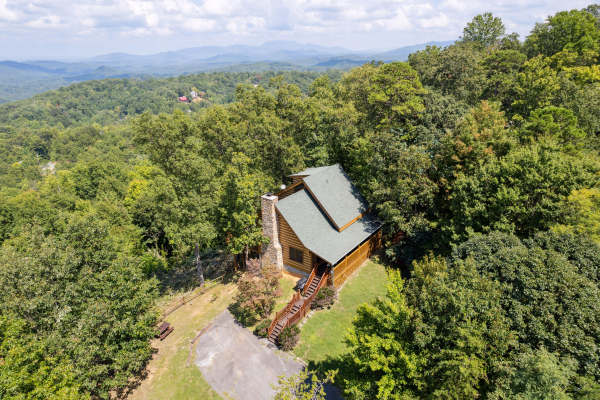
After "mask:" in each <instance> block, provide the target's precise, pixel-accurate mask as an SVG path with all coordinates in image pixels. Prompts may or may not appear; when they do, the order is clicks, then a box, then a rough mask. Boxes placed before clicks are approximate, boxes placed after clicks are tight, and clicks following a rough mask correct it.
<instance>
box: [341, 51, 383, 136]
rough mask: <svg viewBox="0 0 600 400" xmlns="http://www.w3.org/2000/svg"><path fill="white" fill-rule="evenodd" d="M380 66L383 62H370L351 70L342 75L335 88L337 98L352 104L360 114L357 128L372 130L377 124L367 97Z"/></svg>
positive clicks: (372, 107)
mask: <svg viewBox="0 0 600 400" xmlns="http://www.w3.org/2000/svg"><path fill="white" fill-rule="evenodd" d="M381 65H383V62H375V61H372V62H370V63H366V64H364V65H362V66H360V67H356V68H352V69H351V70H350V72H348V73H347V74H345V75H344V78H343V79H342V80H341V82H340V84H339V85H338V87H337V88H336V89H337V93H338V96H339V97H340V98H341V99H342V100H344V101H346V102H352V104H353V105H354V108H355V109H356V111H358V112H359V113H360V114H359V119H358V126H359V127H361V128H362V129H369V128H373V127H374V125H373V123H375V124H376V123H377V122H378V120H377V119H376V118H375V108H374V105H373V104H372V103H371V102H369V96H370V94H371V89H370V88H371V86H372V85H373V79H374V78H375V75H376V74H377V72H378V71H379V68H381Z"/></svg>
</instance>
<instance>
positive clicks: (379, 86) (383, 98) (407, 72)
mask: <svg viewBox="0 0 600 400" xmlns="http://www.w3.org/2000/svg"><path fill="white" fill-rule="evenodd" d="M423 94H425V90H424V89H423V86H422V85H421V82H420V81H419V77H418V76H417V73H416V71H414V70H413V69H412V68H411V67H410V65H409V64H407V63H402V62H391V63H388V64H384V65H382V66H381V67H379V69H378V70H377V73H376V74H375V75H374V76H373V78H372V84H371V87H370V88H369V96H368V102H369V104H371V105H373V107H374V113H375V118H376V120H377V121H378V128H383V129H390V128H401V127H403V125H405V123H406V120H407V119H408V118H409V117H411V116H414V115H418V114H420V113H421V112H423V111H424V109H425V108H424V107H423V100H422V98H421V96H422V95H423Z"/></svg>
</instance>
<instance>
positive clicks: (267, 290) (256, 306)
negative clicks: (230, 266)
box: [235, 265, 281, 324]
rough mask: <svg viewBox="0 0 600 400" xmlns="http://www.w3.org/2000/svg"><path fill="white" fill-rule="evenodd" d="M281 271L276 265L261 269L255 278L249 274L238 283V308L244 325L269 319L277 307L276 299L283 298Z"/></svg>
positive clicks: (236, 302)
mask: <svg viewBox="0 0 600 400" xmlns="http://www.w3.org/2000/svg"><path fill="white" fill-rule="evenodd" d="M280 279H281V271H280V270H279V268H277V266H275V265H268V266H265V267H263V268H261V269H260V274H259V275H257V276H255V275H252V274H249V273H246V274H244V276H243V277H242V278H241V279H240V280H239V281H238V294H237V295H236V297H235V304H236V307H237V308H238V309H239V310H240V312H241V315H240V317H241V318H243V319H244V321H242V323H244V324H245V323H248V324H252V321H256V320H261V319H264V318H267V317H268V316H269V314H270V313H271V311H272V309H273V307H274V306H275V299H276V298H277V297H278V296H281V286H280V283H279V280H280Z"/></svg>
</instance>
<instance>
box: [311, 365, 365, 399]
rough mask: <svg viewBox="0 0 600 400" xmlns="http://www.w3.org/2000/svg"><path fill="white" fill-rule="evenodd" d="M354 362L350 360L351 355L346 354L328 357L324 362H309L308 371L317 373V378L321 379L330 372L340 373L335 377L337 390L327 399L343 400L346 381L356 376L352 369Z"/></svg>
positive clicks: (334, 384)
mask: <svg viewBox="0 0 600 400" xmlns="http://www.w3.org/2000/svg"><path fill="white" fill-rule="evenodd" d="M352 365H353V363H352V360H351V359H350V355H349V354H344V355H341V356H337V357H331V356H327V358H326V359H325V360H322V361H316V362H315V361H309V362H308V370H309V371H313V372H316V373H317V376H318V377H319V378H320V379H323V378H324V377H325V375H326V374H327V372H328V371H338V372H337V375H336V376H335V381H334V383H333V385H331V386H335V388H336V389H337V393H336V390H331V392H332V393H331V394H330V393H327V394H328V396H326V399H328V400H329V399H330V398H331V399H343V398H342V397H341V395H342V393H343V390H344V380H345V379H346V380H351V379H352V378H353V376H354V375H355V370H354V369H352Z"/></svg>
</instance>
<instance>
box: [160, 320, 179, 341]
mask: <svg viewBox="0 0 600 400" xmlns="http://www.w3.org/2000/svg"><path fill="white" fill-rule="evenodd" d="M174 329H175V328H173V327H172V326H171V324H169V323H168V322H163V323H162V324H161V325H160V326H159V327H158V328H156V330H157V331H158V334H159V335H160V340H163V339H164V338H166V337H167V336H169V333H171V332H173V330H174Z"/></svg>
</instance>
